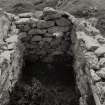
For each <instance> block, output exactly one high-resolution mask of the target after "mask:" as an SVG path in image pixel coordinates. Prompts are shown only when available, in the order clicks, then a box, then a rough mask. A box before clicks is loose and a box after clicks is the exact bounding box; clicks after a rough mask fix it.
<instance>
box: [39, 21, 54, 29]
mask: <svg viewBox="0 0 105 105" xmlns="http://www.w3.org/2000/svg"><path fill="white" fill-rule="evenodd" d="M54 24H55V23H54V21H44V20H40V21H39V22H38V23H37V28H41V29H43V28H49V27H52V26H54Z"/></svg>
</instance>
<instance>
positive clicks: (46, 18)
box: [43, 13, 62, 20]
mask: <svg viewBox="0 0 105 105" xmlns="http://www.w3.org/2000/svg"><path fill="white" fill-rule="evenodd" d="M61 17H62V16H61V14H58V13H56V14H49V15H46V16H44V17H43V18H44V20H55V19H59V18H61Z"/></svg>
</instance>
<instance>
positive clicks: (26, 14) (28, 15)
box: [18, 12, 33, 18]
mask: <svg viewBox="0 0 105 105" xmlns="http://www.w3.org/2000/svg"><path fill="white" fill-rule="evenodd" d="M18 16H19V18H31V17H32V16H33V13H31V12H30V13H21V14H19V15H18Z"/></svg>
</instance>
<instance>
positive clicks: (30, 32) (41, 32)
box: [28, 29, 47, 35]
mask: <svg viewBox="0 0 105 105" xmlns="http://www.w3.org/2000/svg"><path fill="white" fill-rule="evenodd" d="M46 32H47V30H45V29H31V30H30V31H29V32H28V34H29V35H36V34H45V33H46Z"/></svg>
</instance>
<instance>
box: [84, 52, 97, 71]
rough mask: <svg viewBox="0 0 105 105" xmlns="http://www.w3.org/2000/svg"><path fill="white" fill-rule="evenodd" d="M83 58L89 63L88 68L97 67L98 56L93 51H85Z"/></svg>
mask: <svg viewBox="0 0 105 105" xmlns="http://www.w3.org/2000/svg"><path fill="white" fill-rule="evenodd" d="M85 58H86V61H87V63H89V64H90V68H92V69H99V64H98V57H97V56H96V55H95V54H94V53H93V52H87V53H85Z"/></svg>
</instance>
